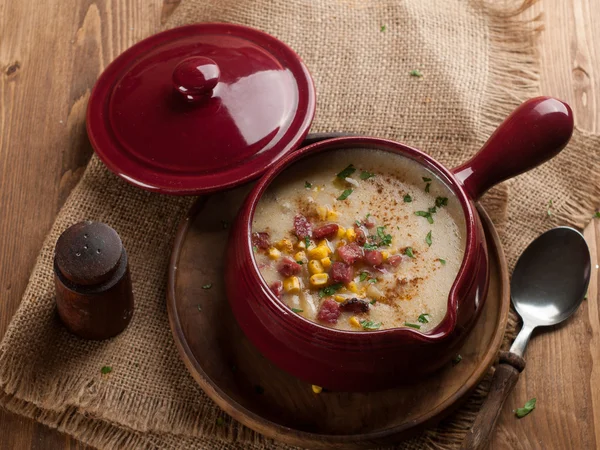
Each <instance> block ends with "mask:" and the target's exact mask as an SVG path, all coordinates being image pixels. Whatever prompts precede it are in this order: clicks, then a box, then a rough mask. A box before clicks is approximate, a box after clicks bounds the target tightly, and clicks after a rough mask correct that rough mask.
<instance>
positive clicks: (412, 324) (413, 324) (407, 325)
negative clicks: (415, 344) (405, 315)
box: [404, 322, 421, 330]
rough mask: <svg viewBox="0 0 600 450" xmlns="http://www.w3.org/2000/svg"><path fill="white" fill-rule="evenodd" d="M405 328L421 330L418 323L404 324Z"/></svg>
mask: <svg viewBox="0 0 600 450" xmlns="http://www.w3.org/2000/svg"><path fill="white" fill-rule="evenodd" d="M404 326H406V327H411V328H414V329H415V330H420V329H421V325H418V324H416V323H410V322H404Z"/></svg>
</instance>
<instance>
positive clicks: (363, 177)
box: [360, 170, 375, 180]
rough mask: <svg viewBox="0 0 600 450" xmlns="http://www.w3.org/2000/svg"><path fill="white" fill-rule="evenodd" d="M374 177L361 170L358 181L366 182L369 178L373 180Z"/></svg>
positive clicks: (372, 174)
mask: <svg viewBox="0 0 600 450" xmlns="http://www.w3.org/2000/svg"><path fill="white" fill-rule="evenodd" d="M374 176H375V174H374V173H370V172H367V171H365V170H363V171H362V172H361V173H360V179H361V180H368V179H369V178H373V177H374Z"/></svg>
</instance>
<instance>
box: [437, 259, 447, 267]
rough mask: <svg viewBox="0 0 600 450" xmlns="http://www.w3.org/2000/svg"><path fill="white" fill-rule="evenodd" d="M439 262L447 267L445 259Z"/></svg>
mask: <svg viewBox="0 0 600 450" xmlns="http://www.w3.org/2000/svg"><path fill="white" fill-rule="evenodd" d="M438 261H439V262H440V264H441V265H442V266H445V265H446V260H445V259H442V258H439V259H438Z"/></svg>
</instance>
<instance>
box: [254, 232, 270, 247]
mask: <svg viewBox="0 0 600 450" xmlns="http://www.w3.org/2000/svg"><path fill="white" fill-rule="evenodd" d="M252 245H253V246H255V247H258V248H260V249H261V250H266V249H268V248H269V247H270V246H271V243H270V242H269V233H265V232H260V233H252Z"/></svg>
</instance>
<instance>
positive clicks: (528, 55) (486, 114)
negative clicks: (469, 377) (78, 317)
mask: <svg viewBox="0 0 600 450" xmlns="http://www.w3.org/2000/svg"><path fill="white" fill-rule="evenodd" d="M535 2H536V0H525V1H524V2H521V1H519V2H517V3H518V5H515V2H512V1H511V2H509V3H510V4H507V5H504V6H503V7H499V6H497V5H493V4H492V3H491V2H487V1H475V0H473V1H472V3H473V6H474V7H475V8H478V9H481V10H482V11H483V12H484V13H485V17H487V20H488V30H489V33H490V34H489V45H490V51H489V52H488V54H489V58H490V59H489V65H488V68H489V73H488V80H487V83H486V89H485V92H484V93H483V95H484V98H485V100H484V102H483V105H484V108H483V114H482V117H481V125H482V126H481V130H480V131H481V135H480V140H481V141H482V142H483V141H485V140H486V139H487V137H488V136H489V135H491V134H492V132H493V131H494V130H495V128H496V127H497V125H498V124H499V123H500V122H501V121H502V120H503V119H504V118H505V117H506V116H507V115H508V114H510V112H511V111H512V110H513V109H514V108H515V107H516V106H517V105H518V104H519V103H520V102H521V101H523V100H524V99H526V98H528V97H532V96H535V95H536V94H538V89H539V57H538V55H537V52H536V45H535V39H536V35H537V32H538V31H539V30H540V29H541V22H540V17H539V16H538V17H535V18H533V19H530V20H523V19H522V18H521V17H520V16H521V14H522V13H523V12H524V11H526V10H527V9H528V8H529V7H530V6H531V5H532V4H534V3H535ZM597 191H600V188H597ZM509 195H510V192H509V187H508V185H506V184H505V185H502V186H500V187H498V188H495V189H493V190H492V191H491V192H490V193H489V194H487V195H486V198H484V200H483V202H482V203H483V204H484V205H486V204H496V205H498V204H502V205H506V199H507V198H508V196H509ZM587 203H589V205H587ZM587 206H589V207H590V209H593V208H594V206H595V202H594V199H593V197H592V196H591V195H590V196H589V197H586V198H585V199H584V204H583V205H581V204H580V205H570V207H568V208H565V210H564V211H563V213H562V214H561V215H560V216H558V217H557V218H560V219H564V220H565V221H566V222H569V223H574V224H578V225H579V226H582V225H583V224H584V223H585V218H586V213H585V210H587V209H588V208H587ZM504 218H505V214H502V215H500V216H499V217H498V219H500V220H499V221H498V220H497V221H496V226H497V228H498V231H499V234H500V235H502V232H503V225H504V224H503V223H502V220H503V219H504ZM38 264H39V261H38V262H36V268H37V265H38ZM35 270H36V269H35V268H34V271H35ZM517 324H518V320H517V318H516V316H515V315H514V313H512V312H511V316H510V318H509V322H508V326H507V330H506V335H505V339H504V343H503V347H504V348H506V347H507V346H508V345H509V342H510V341H511V340H512V339H514V336H515V334H516V327H517ZM1 354H2V352H1V349H0V355H1ZM1 358H2V356H0V359H1ZM0 366H2V367H4V368H5V372H8V371H10V372H11V373H2V374H0V379H5V380H6V379H9V380H18V382H13V383H12V384H11V385H10V386H4V388H5V389H6V391H7V392H9V393H10V394H11V395H8V394H5V393H0V405H2V406H4V407H5V408H6V409H8V410H10V411H12V412H14V413H17V414H20V415H24V416H27V417H30V418H32V419H34V420H37V421H39V422H41V423H44V424H45V425H47V426H49V427H52V428H57V429H59V430H60V431H62V432H65V433H68V434H70V435H73V436H75V437H76V438H78V439H80V440H82V441H84V442H85V443H87V444H88V445H92V446H97V447H106V448H135V447H148V446H151V445H150V441H148V440H145V439H142V438H141V437H140V434H139V432H146V431H150V430H153V431H159V432H169V433H174V434H177V433H178V432H179V433H181V432H182V431H183V430H182V428H181V425H182V422H183V421H182V419H181V418H182V417H185V418H187V419H189V417H195V418H196V420H198V422H197V428H195V429H194V431H195V433H194V434H197V435H198V436H200V435H203V434H206V433H210V434H212V435H213V436H214V437H215V438H221V439H225V440H227V441H235V440H238V439H245V440H249V441H250V442H253V443H255V444H269V443H270V444H272V441H270V440H268V439H266V438H264V437H263V436H261V435H259V434H257V433H255V432H253V431H251V430H249V429H247V428H245V427H243V426H239V425H238V424H235V423H233V421H231V422H232V424H231V426H223V427H219V430H216V429H215V422H214V421H200V418H202V417H203V415H202V412H201V411H198V409H197V408H195V407H193V406H184V407H182V406H181V405H177V406H176V405H174V404H172V403H171V402H169V401H165V400H164V399H156V403H155V404H153V405H149V406H150V407H151V409H150V410H154V411H159V412H160V416H161V420H160V422H159V421H157V420H156V419H157V416H156V415H154V416H151V417H145V418H138V419H137V421H136V431H134V430H131V429H127V428H124V427H123V426H122V425H119V426H117V425H116V424H115V423H114V422H113V421H112V420H111V418H108V417H102V411H96V412H97V413H98V416H97V417H94V416H89V415H83V414H82V413H81V412H79V411H78V410H77V408H75V407H73V406H70V405H72V402H73V398H71V399H69V398H65V397H64V394H65V392H75V394H72V395H74V396H76V397H78V402H81V403H85V404H86V405H87V407H86V410H87V411H94V404H100V403H102V405H104V406H106V404H107V403H106V402H109V403H118V406H119V408H118V409H119V410H121V411H123V414H122V417H128V420H126V421H125V422H130V417H131V416H132V415H133V416H135V415H136V414H137V412H138V411H139V407H140V405H139V404H137V403H134V402H133V399H132V398H129V396H128V393H127V392H118V391H117V392H114V391H113V392H112V393H111V394H110V395H109V394H108V393H107V392H106V391H105V390H104V389H103V387H102V386H96V392H95V394H94V395H93V396H92V397H90V398H89V399H85V396H86V394H85V391H86V389H87V388H89V386H87V385H86V384H85V383H83V382H82V380H73V379H69V378H68V377H67V378H66V379H65V380H64V381H65V383H68V384H70V385H71V386H77V388H76V389H72V388H70V389H58V387H57V389H55V390H54V391H53V394H55V395H56V397H57V398H56V399H55V400H56V402H55V404H56V405H61V407H60V409H61V410H60V411H58V410H55V411H52V410H43V409H41V408H39V407H38V405H36V404H34V403H30V402H28V401H27V399H31V398H32V392H29V389H30V386H32V384H33V383H31V381H32V380H31V379H30V377H35V374H31V375H30V376H23V375H24V373H21V374H20V375H18V376H15V373H19V372H20V367H21V364H19V362H18V361H11V362H10V364H6V361H3V362H2V364H0ZM492 372H493V369H492V370H490V373H488V374H487V375H486V377H485V379H484V381H483V382H482V383H480V385H479V386H478V387H477V388H476V389H475V391H474V393H473V394H472V395H471V396H470V397H469V399H467V401H466V402H465V403H464V404H463V405H462V407H461V408H460V409H459V410H458V411H457V412H456V413H455V414H453V415H452V416H451V417H450V418H448V419H447V420H445V421H444V422H443V423H441V424H440V425H439V426H438V427H436V428H433V429H429V430H426V431H425V432H424V434H423V436H421V437H420V438H418V439H419V441H420V443H421V444H423V448H428V449H441V448H448V447H453V446H455V445H457V444H459V443H460V442H461V441H462V439H463V438H464V436H465V434H466V431H467V430H468V429H469V428H470V426H471V424H472V423H473V421H474V419H475V417H476V415H477V413H478V411H479V409H480V406H481V404H482V402H483V400H484V399H485V396H486V394H487V391H488V389H489V380H490V377H491V374H492ZM60 396H62V398H59V397H60ZM127 399H129V401H128V400H127ZM81 403H79V404H81ZM116 422H119V423H122V421H121V420H117V421H116ZM138 422H139V423H138ZM227 422H230V421H229V420H227ZM159 423H160V424H161V425H158V424H159ZM165 423H166V424H168V428H169V429H168V430H167V429H165V427H164V425H162V424H165ZM188 423H189V421H188ZM157 425H158V428H155V427H157ZM186 431H188V432H189V428H187V427H186ZM407 445H409V446H410V443H407ZM413 445H414V442H413Z"/></svg>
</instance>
